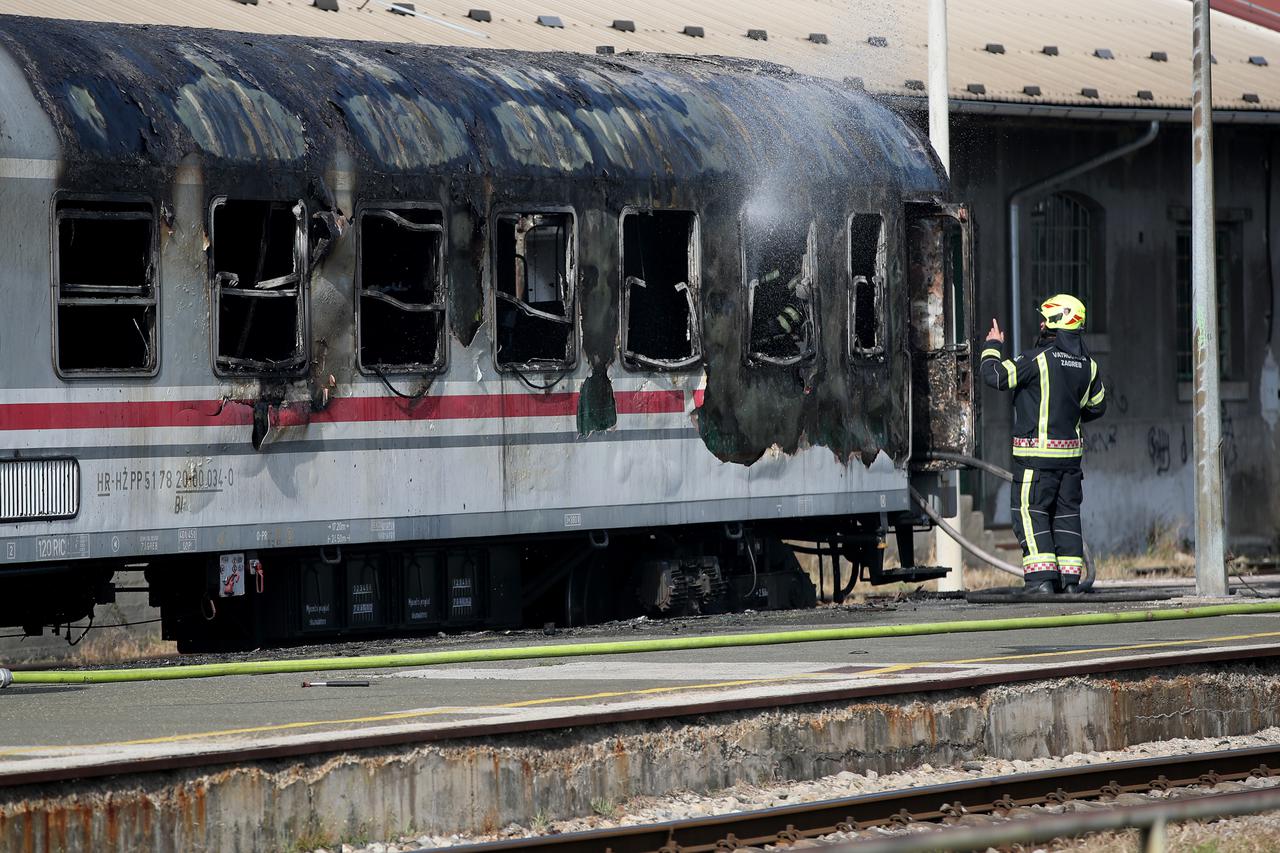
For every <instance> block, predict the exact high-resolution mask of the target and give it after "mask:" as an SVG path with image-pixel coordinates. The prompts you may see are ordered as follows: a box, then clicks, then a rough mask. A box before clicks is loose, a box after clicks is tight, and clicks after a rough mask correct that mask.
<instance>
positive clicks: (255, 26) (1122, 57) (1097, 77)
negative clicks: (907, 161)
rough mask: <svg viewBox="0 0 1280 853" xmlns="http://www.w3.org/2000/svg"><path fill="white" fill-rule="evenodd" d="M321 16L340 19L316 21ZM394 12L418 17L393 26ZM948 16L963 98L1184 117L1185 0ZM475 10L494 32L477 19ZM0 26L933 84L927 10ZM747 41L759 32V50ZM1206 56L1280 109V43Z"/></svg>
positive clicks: (345, 3) (164, 18)
mask: <svg viewBox="0 0 1280 853" xmlns="http://www.w3.org/2000/svg"><path fill="white" fill-rule="evenodd" d="M317 2H318V3H321V4H322V5H337V7H338V11H336V12H334V11H322V10H321V9H320V8H318V7H317V6H316V5H315V4H316V3H317ZM1219 2H1221V0H1219ZM393 5H399V6H412V7H413V9H412V12H411V13H410V14H396V13H395V12H393V11H392V6H393ZM1246 5H1247V6H1248V5H1249V4H1246ZM948 6H949V21H948V23H949V28H948V29H949V34H950V88H951V92H950V95H951V97H952V98H953V99H955V100H959V101H965V102H984V101H985V102H990V103H992V104H997V103H1004V104H1027V105H1033V104H1047V105H1059V106H1079V107H1106V108H1117V107H1124V108H1134V109H1144V108H1159V109H1188V108H1189V107H1190V93H1191V8H1192V7H1191V4H1190V3H1188V2H1187V1H1186V0H1072V2H1069V3H1064V2H1062V0H949V2H948ZM477 7H480V8H484V9H487V10H488V11H489V12H490V16H491V18H492V20H490V21H476V20H472V19H471V18H469V17H468V16H467V15H468V11H469V10H471V9H474V8H477ZM1250 8H1251V6H1250ZM0 13H8V14H18V15H39V16H45V17H54V18H74V19H81V20H92V21H119V22H124V23H151V24H172V25H178V26H190V27H209V28H219V29H228V30H235V31H241V32H247V33H282V34H294V35H305V36H321V37H331V38H339V39H358V40H373V41H386V42H416V43H425V44H443V45H460V46H466V47H494V48H516V49H523V50H567V51H579V52H592V53H593V52H596V50H597V48H599V47H601V46H609V47H612V48H613V49H614V50H616V51H617V52H623V51H630V50H635V51H652V52H661V53H680V54H704V55H707V54H712V55H713V54H723V55H728V56H741V57H747V58H753V59H759V60H765V61H769V62H777V63H781V64H783V65H788V66H791V67H793V68H795V69H796V70H798V71H801V72H805V73H810V74H817V75H821V76H827V77H834V78H837V79H844V78H858V79H860V80H861V81H862V83H863V84H864V85H865V86H866V87H867V88H868V89H869V90H872V91H875V92H880V93H885V94H890V95H903V96H921V95H923V94H924V85H925V81H927V78H928V74H927V58H926V32H927V29H926V19H925V14H926V4H925V3H924V2H923V0H911V2H909V3H907V2H898V3H891V2H882V3H849V2H845V0H719V2H714V3H705V2H704V3H700V4H693V3H690V2H688V0H646V2H644V3H641V2H637V0H405V1H404V2H396V0H257V2H256V4H254V3H253V2H252V0H250V2H248V3H246V2H243V0H114V2H112V3H110V4H107V3H100V2H93V0H0ZM540 16H544V17H543V22H542V23H539V17H540ZM477 17H484V16H483V15H480V16H477ZM552 19H555V20H552ZM615 21H631V22H634V26H635V29H634V31H627V30H623V29H618V28H615V27H614V26H613V24H614V22H615ZM557 23H558V24H560V25H561V26H556V24H557ZM686 27H697V28H701V33H702V35H690V34H688V33H687V31H686ZM752 30H758V31H763V33H759V32H757V33H754V36H755V37H754V38H753V37H750V36H749V35H748V33H749V31H752ZM695 32H696V31H695ZM811 34H821V35H823V36H825V37H826V38H825V43H820V42H822V39H820V38H817V39H811ZM762 36H763V37H762ZM1212 44H1213V53H1214V56H1215V59H1216V64H1215V65H1214V68H1213V71H1214V79H1213V88H1214V106H1215V108H1216V109H1219V110H1233V111H1260V112H1277V111H1280V32H1276V31H1274V30H1272V29H1269V28H1268V27H1266V26H1262V25H1260V24H1257V23H1252V22H1249V21H1245V20H1242V19H1240V18H1238V17H1234V16H1233V15H1231V14H1227V13H1226V12H1223V11H1215V12H1214V14H1213V33H1212ZM1046 48H1055V49H1056V52H1054V51H1046ZM1162 55H1163V57H1165V58H1164V59H1161V58H1160V57H1161V56H1162ZM973 106H978V105H977V104H973Z"/></svg>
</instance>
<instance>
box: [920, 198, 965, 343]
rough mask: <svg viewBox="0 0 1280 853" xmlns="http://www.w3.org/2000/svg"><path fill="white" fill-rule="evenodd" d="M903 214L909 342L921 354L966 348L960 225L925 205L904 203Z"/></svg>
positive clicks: (961, 226) (963, 232) (962, 253)
mask: <svg viewBox="0 0 1280 853" xmlns="http://www.w3.org/2000/svg"><path fill="white" fill-rule="evenodd" d="M917 210H919V211H920V212H919V213H917ZM908 217H909V218H908V222H907V264H908V275H909V279H910V281H909V291H910V294H911V296H910V298H911V337H912V346H913V348H914V349H916V350H918V351H921V352H935V353H940V352H956V353H963V352H966V351H967V350H968V337H967V334H966V332H965V329H966V328H967V323H968V319H967V318H966V316H965V310H966V304H967V301H968V297H967V292H968V285H967V282H966V278H967V276H968V275H969V271H968V259H967V258H966V257H965V245H966V242H967V240H966V236H965V226H964V224H963V223H962V220H960V219H959V218H957V217H956V216H954V215H951V214H949V213H939V212H937V209H936V208H934V207H932V206H930V205H911V206H909V207H908Z"/></svg>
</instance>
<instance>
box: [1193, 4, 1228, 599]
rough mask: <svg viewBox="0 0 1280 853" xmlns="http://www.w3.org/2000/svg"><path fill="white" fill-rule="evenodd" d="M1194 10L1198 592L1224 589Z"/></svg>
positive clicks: (1208, 123)
mask: <svg viewBox="0 0 1280 853" xmlns="http://www.w3.org/2000/svg"><path fill="white" fill-rule="evenodd" d="M1191 10H1192V11H1191V15H1192V24H1191V68H1192V76H1191V335H1192V341H1191V352H1192V369H1193V387H1192V404H1191V408H1192V412H1191V414H1192V419H1193V421H1194V427H1195V429H1194V432H1195V457H1194V458H1195V478H1196V479H1195V487H1196V592H1197V593H1199V594H1200V595H1226V594H1227V567H1226V562H1225V559H1224V555H1223V541H1222V539H1223V531H1222V494H1223V492H1222V404H1221V400H1220V397H1219V388H1218V382H1219V376H1218V289H1217V282H1216V275H1215V273H1216V268H1215V267H1216V265H1215V259H1216V253H1215V251H1214V237H1215V235H1214V227H1215V222H1214V198H1213V83H1212V76H1213V63H1212V61H1211V56H1212V52H1211V48H1210V45H1209V14H1210V12H1209V0H1193V3H1192V7H1191Z"/></svg>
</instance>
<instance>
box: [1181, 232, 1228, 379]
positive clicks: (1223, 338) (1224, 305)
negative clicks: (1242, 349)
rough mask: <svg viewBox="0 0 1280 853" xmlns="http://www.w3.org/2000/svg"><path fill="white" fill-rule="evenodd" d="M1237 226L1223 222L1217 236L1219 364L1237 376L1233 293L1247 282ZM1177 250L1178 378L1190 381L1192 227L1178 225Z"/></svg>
mask: <svg viewBox="0 0 1280 853" xmlns="http://www.w3.org/2000/svg"><path fill="white" fill-rule="evenodd" d="M1236 234H1237V232H1236V229H1235V228H1234V227H1232V226H1230V225H1227V224H1222V223H1219V225H1218V227H1217V228H1216V229H1215V235H1216V236H1215V238H1214V249H1215V251H1214V254H1215V256H1216V257H1215V258H1214V271H1215V278H1216V279H1217V289H1218V365H1219V370H1220V371H1221V373H1220V379H1222V380H1223V381H1227V380H1231V379H1234V378H1235V376H1234V375H1233V369H1234V363H1233V362H1234V359H1232V357H1231V346H1232V342H1233V341H1234V340H1235V335H1234V334H1233V332H1234V331H1235V330H1234V329H1232V323H1231V317H1232V307H1233V306H1232V304H1231V297H1232V294H1234V293H1239V292H1240V290H1241V287H1242V286H1243V284H1242V281H1241V265H1240V264H1238V263H1236V262H1235V259H1236V253H1237V251H1238V244H1237V236H1236ZM1174 253H1175V255H1176V258H1175V260H1176V265H1177V284H1178V292H1177V296H1176V300H1177V310H1178V320H1177V326H1178V350H1177V367H1178V380H1179V381H1182V382H1188V381H1190V380H1191V379H1192V357H1193V356H1192V353H1193V351H1194V344H1193V341H1192V340H1191V334H1192V328H1191V228H1190V227H1189V226H1188V227H1182V228H1179V229H1178V233H1177V238H1176V243H1175V248H1174Z"/></svg>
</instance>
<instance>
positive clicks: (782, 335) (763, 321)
mask: <svg viewBox="0 0 1280 853" xmlns="http://www.w3.org/2000/svg"><path fill="white" fill-rule="evenodd" d="M781 282H782V271H781V270H779V269H774V270H770V271H769V272H768V273H766V274H765V276H764V278H763V279H761V280H759V281H752V286H753V287H754V289H755V307H754V310H755V313H756V319H755V320H753V329H752V339H753V340H755V341H757V342H759V345H760V349H761V350H762V351H763V352H765V353H767V354H769V355H772V356H778V357H784V356H792V355H797V354H800V353H803V352H804V349H805V341H806V340H807V338H808V334H809V329H808V321H807V319H806V317H805V308H806V306H805V298H806V291H805V288H804V285H803V284H802V283H801V275H800V273H797V274H796V275H794V276H792V278H791V280H790V281H788V282H787V283H786V284H782V283H781Z"/></svg>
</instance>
